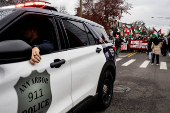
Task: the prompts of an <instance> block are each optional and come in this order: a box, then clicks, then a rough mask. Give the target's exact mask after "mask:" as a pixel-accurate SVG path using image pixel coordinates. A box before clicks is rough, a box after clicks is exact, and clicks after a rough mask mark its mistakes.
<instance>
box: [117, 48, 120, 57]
mask: <svg viewBox="0 0 170 113" xmlns="http://www.w3.org/2000/svg"><path fill="white" fill-rule="evenodd" d="M119 52H120V47H118V48H116V56H117V57H118V54H119Z"/></svg>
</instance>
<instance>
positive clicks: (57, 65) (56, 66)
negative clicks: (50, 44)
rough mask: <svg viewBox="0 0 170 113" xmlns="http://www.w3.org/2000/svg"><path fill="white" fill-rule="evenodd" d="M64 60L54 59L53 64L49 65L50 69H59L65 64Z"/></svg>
mask: <svg viewBox="0 0 170 113" xmlns="http://www.w3.org/2000/svg"><path fill="white" fill-rule="evenodd" d="M65 62H66V61H65V60H64V59H61V60H60V59H55V60H54V62H53V63H51V64H50V67H51V68H59V67H60V66H61V65H63V64H65Z"/></svg>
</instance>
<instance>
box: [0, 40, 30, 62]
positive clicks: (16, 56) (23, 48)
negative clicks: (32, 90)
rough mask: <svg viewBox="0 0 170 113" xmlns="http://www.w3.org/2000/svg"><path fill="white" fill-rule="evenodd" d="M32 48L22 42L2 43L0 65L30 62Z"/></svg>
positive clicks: (10, 41) (8, 41)
mask: <svg viewBox="0 0 170 113" xmlns="http://www.w3.org/2000/svg"><path fill="white" fill-rule="evenodd" d="M31 54H32V47H31V46H30V45H28V44H27V43H26V42H24V41H22V40H6V41H2V42H0V64H6V63H14V62H19V61H25V60H29V59H30V58H31Z"/></svg>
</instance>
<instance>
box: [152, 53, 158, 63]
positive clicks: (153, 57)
mask: <svg viewBox="0 0 170 113" xmlns="http://www.w3.org/2000/svg"><path fill="white" fill-rule="evenodd" d="M154 60H155V54H154V53H153V54H152V63H154ZM156 64H159V55H156Z"/></svg>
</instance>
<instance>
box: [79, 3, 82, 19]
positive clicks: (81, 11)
mask: <svg viewBox="0 0 170 113" xmlns="http://www.w3.org/2000/svg"><path fill="white" fill-rule="evenodd" d="M79 16H80V17H82V0H80V15H79Z"/></svg>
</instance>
